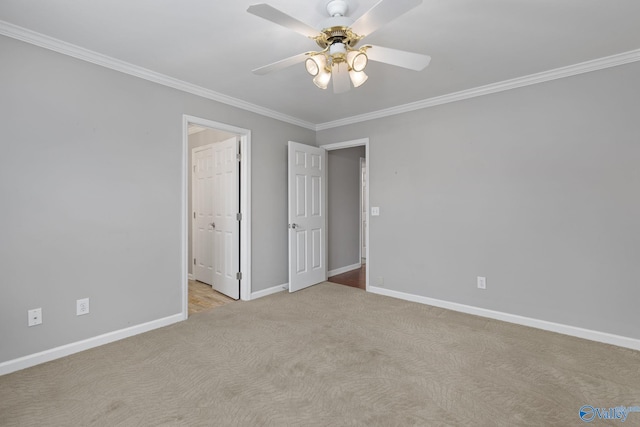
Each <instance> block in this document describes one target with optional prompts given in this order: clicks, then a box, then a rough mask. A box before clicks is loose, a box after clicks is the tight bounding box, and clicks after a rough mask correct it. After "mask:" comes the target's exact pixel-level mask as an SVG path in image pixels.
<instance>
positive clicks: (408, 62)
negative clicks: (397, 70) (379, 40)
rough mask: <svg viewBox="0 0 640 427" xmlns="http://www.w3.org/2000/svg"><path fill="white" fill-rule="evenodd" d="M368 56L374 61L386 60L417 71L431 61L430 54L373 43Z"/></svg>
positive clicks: (368, 50) (391, 63)
mask: <svg viewBox="0 0 640 427" xmlns="http://www.w3.org/2000/svg"><path fill="white" fill-rule="evenodd" d="M367 57H368V58H369V59H370V60H372V61H376V62H384V63H385V64H389V65H395V66H396V67H402V68H408V69H410V70H415V71H422V70H424V69H425V68H427V65H429V62H431V57H430V56H429V55H422V54H420V53H413V52H405V51H404V50H398V49H389V48H388V47H382V46H371V45H369V48H368V49H367Z"/></svg>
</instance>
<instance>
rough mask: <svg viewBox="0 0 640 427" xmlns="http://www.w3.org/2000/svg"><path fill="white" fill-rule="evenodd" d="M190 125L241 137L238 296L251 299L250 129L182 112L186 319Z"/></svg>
mask: <svg viewBox="0 0 640 427" xmlns="http://www.w3.org/2000/svg"><path fill="white" fill-rule="evenodd" d="M189 124H194V125H198V126H203V127H208V128H211V129H218V130H222V131H225V132H229V133H234V134H237V135H239V138H240V153H241V161H240V213H241V214H242V220H241V221H240V272H241V273H242V279H241V280H240V299H241V300H243V301H249V300H250V299H251V131H250V130H249V129H243V128H239V127H236V126H231V125H228V124H225V123H219V122H215V121H213V120H208V119H204V118H201V117H195V116H190V115H187V114H184V115H183V116H182V201H181V212H182V215H181V217H182V224H181V236H182V242H181V265H182V268H181V287H182V316H183V318H184V319H187V317H188V313H189V277H188V276H189V273H188V272H189V264H188V262H189V251H188V246H189V240H188V239H189V233H190V232H191V230H189V225H188V224H189V221H188V220H189V217H188V215H189V214H190V213H189V212H188V185H189V178H190V175H191V170H190V169H189V156H191V153H190V152H189Z"/></svg>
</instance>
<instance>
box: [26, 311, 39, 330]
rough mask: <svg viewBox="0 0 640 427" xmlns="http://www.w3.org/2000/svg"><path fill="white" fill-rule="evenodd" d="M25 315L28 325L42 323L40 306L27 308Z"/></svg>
mask: <svg viewBox="0 0 640 427" xmlns="http://www.w3.org/2000/svg"><path fill="white" fill-rule="evenodd" d="M27 315H28V316H29V322H28V325H29V326H36V325H40V324H41V323H42V308H34V309H32V310H28V311H27Z"/></svg>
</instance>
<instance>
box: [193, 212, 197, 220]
mask: <svg viewBox="0 0 640 427" xmlns="http://www.w3.org/2000/svg"><path fill="white" fill-rule="evenodd" d="M195 217H196V212H195V211H194V212H193V218H194V219H195Z"/></svg>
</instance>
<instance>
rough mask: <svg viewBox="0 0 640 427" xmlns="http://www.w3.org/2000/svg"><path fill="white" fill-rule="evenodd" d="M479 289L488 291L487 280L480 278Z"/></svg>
mask: <svg viewBox="0 0 640 427" xmlns="http://www.w3.org/2000/svg"><path fill="white" fill-rule="evenodd" d="M478 289H487V278H486V277H481V276H478Z"/></svg>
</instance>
